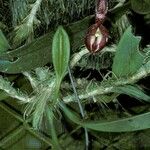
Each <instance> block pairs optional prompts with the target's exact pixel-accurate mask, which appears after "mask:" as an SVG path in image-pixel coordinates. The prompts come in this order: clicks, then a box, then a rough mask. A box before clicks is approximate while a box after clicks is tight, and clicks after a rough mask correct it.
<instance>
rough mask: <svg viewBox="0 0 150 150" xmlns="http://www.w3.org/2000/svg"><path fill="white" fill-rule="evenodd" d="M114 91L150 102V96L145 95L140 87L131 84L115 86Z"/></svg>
mask: <svg viewBox="0 0 150 150" xmlns="http://www.w3.org/2000/svg"><path fill="white" fill-rule="evenodd" d="M114 92H116V93H120V94H127V95H129V96H132V97H135V98H137V99H139V100H144V101H146V102H150V96H148V95H146V94H145V93H144V92H143V91H142V89H140V88H139V87H138V86H135V85H134V86H132V85H125V86H120V87H116V88H115V89H114Z"/></svg>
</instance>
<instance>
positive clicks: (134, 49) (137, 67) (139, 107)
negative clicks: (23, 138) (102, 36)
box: [0, 0, 150, 150]
mask: <svg viewBox="0 0 150 150" xmlns="http://www.w3.org/2000/svg"><path fill="white" fill-rule="evenodd" d="M148 7H149V1H148V0H144V1H142V2H141V1H139V0H114V1H108V8H109V11H108V14H107V17H106V18H107V19H106V21H105V23H104V26H105V25H106V28H107V29H108V30H109V39H108V43H107V45H106V47H105V48H104V49H102V50H101V51H100V52H99V53H96V54H92V55H91V54H90V53H89V52H88V50H87V49H86V47H85V46H84V39H85V34H86V32H87V30H88V27H89V26H90V25H91V24H93V23H95V20H94V16H95V15H94V12H95V9H94V8H95V0H82V1H81V0H74V1H70V0H65V1H64V0H57V1H54V0H47V1H42V0H10V1H7V0H3V1H0V19H1V21H0V27H1V29H3V31H5V35H6V37H7V39H6V37H5V36H4V34H3V32H2V31H0V52H1V53H0V72H2V74H1V76H0V89H1V91H0V96H1V98H0V116H2V117H0V119H1V118H2V119H1V120H2V121H1V122H2V125H0V128H2V129H3V130H6V129H5V128H3V126H4V127H5V124H4V123H3V122H5V120H6V121H7V117H6V119H5V117H3V116H4V113H3V111H2V112H1V108H2V109H3V110H4V111H6V112H7V113H8V114H10V115H11V116H13V117H12V118H16V119H17V120H18V121H19V123H18V124H17V126H13V125H14V121H13V119H12V122H13V124H11V128H10V126H9V125H8V126H9V127H8V128H9V129H10V130H13V128H15V129H14V132H13V133H11V131H10V130H9V131H7V133H6V134H7V136H6V137H4V136H5V135H6V134H3V131H2V129H1V130H0V149H1V148H2V149H11V148H12V147H11V146H10V145H11V144H8V143H12V142H14V141H13V140H14V137H18V139H19V138H20V136H19V135H20V133H21V132H22V131H24V132H30V133H31V134H32V135H33V136H35V137H36V138H38V139H40V140H41V141H42V142H43V143H46V146H45V145H44V146H43V147H42V146H41V145H43V144H39V145H40V146H41V147H39V148H35V149H49V148H51V147H52V149H54V150H55V149H58V150H59V149H61V148H62V149H66V147H67V148H68V149H73V150H74V149H76V150H78V149H84V146H85V145H87V143H88V142H87V140H88V138H87V136H86V135H87V131H88V133H89V135H90V136H89V139H90V141H91V142H90V144H91V145H90V146H91V149H93V150H94V149H120V147H121V148H122V149H123V148H124V147H125V149H132V148H133V147H134V146H135V143H136V144H137V139H136V138H137V134H139V133H142V134H144V135H145V136H146V135H148V132H147V131H148V129H149V128H150V113H149V102H150V96H149V85H148V83H145V81H146V82H148V80H149V78H145V77H147V76H149V74H150V59H149V58H150V48H149V45H148V44H147V43H148V42H149V41H148V40H149V38H147V33H148V32H147V33H145V31H149V27H148V24H149V22H150V19H149V18H150V17H149V13H150V11H149V8H148ZM6 12H7V13H6ZM135 12H136V13H135ZM90 14H92V15H91V16H88V15H90ZM86 16H87V17H86ZM136 16H137V17H138V16H139V21H141V22H140V25H141V26H142V25H144V26H145V27H147V30H146V29H145V28H144V29H143V30H140V31H139V27H140V26H139V24H136V23H135V24H134V21H135V20H136V18H137V17H136ZM83 17H86V18H84V19H82V18H83ZM134 17H135V18H134ZM141 18H142V19H141ZM134 19H135V20H134ZM77 20H78V21H77ZM136 21H137V20H136ZM70 22H73V23H70ZM61 25H63V27H64V28H63V27H62V26H61ZM57 27H58V28H57ZM56 29H57V30H56ZM55 30H56V32H55ZM49 31H50V32H49ZM133 31H135V32H133ZM137 35H140V36H141V37H138V36H137ZM145 35H146V36H145ZM9 43H11V45H12V46H11V48H12V50H8V49H10V45H9ZM16 47H18V48H16ZM69 61H70V62H69ZM69 63H70V67H69V69H68V64H69ZM38 67H40V68H38ZM67 69H68V70H69V75H70V78H72V79H73V81H74V82H71V84H70V82H69V81H68V74H67V73H68V70H67ZM70 70H71V71H70ZM70 72H71V74H70ZM7 74H9V75H7ZM12 74H16V75H15V76H14V75H12ZM143 78H145V79H144V80H141V79H143ZM138 81H140V82H138ZM72 87H73V89H72ZM145 89H146V91H145ZM124 94H126V95H128V96H126V97H124ZM120 95H121V96H120ZM130 97H132V98H130ZM127 98H128V100H126V99H127ZM134 99H137V100H139V101H137V103H136V101H135V100H134ZM16 100H19V101H20V102H21V104H22V105H20V103H19V105H18V104H17V103H16ZM77 100H78V103H79V102H80V103H81V105H82V106H83V110H82V111H81V109H80V108H81V107H80V108H79V107H78V104H77ZM132 100H133V101H132ZM23 104H26V107H25V109H24V108H23V110H22V107H23V106H24V105H23ZM81 105H80V106H81ZM133 105H135V106H133ZM80 111H81V112H82V117H80V113H81V112H80ZM83 112H84V114H83ZM18 113H19V115H18ZM22 114H24V118H22V116H23V115H22ZM8 120H9V119H8ZM62 126H63V129H65V130H62ZM6 128H7V127H6ZM81 128H84V129H85V130H82V129H81ZM146 129H147V130H146ZM140 130H145V133H146V134H145V133H144V131H140ZM85 131H86V132H85ZM139 131H140V132H139ZM105 132H107V133H105ZM108 132H109V134H108ZM117 132H118V135H119V136H117ZM120 132H130V133H122V134H121V133H120ZM1 133H2V135H1ZM129 134H133V135H135V136H134V137H133V136H130V138H131V139H135V141H136V142H135V141H134V144H133V143H132V142H131V140H129V138H128V135H129ZM110 135H112V136H110ZM148 136H149V135H148ZM3 137H4V138H3ZM74 137H77V139H76V138H74ZM111 137H112V138H111ZM135 137H136V138H135ZM107 138H108V139H107ZM18 139H17V140H18ZM110 139H111V140H110ZM143 139H146V138H143ZM29 140H30V139H28V141H29ZM138 140H139V139H138ZM18 141H19V140H18ZM31 141H32V140H31ZM31 141H30V142H31ZM85 141H86V142H85ZM143 141H144V142H145V140H143ZM33 142H34V143H32V142H31V145H32V146H34V145H36V144H37V143H36V142H35V141H33ZM14 143H15V142H14ZM26 143H28V142H26ZM120 143H124V145H125V146H122V145H121V144H120ZM129 143H130V144H131V145H132V144H133V145H134V146H128V145H130V144H129ZM147 143H149V140H148V142H147ZM23 144H24V142H23ZM127 144H128V145H127ZM140 144H141V143H140ZM68 145H69V147H68ZM19 146H20V145H19ZM135 147H138V146H137V145H136V146H135ZM135 147H134V148H133V149H135ZM17 148H18V147H17ZM17 148H16V149H17ZM21 148H22V145H21V146H20V147H19V148H18V149H21ZM26 148H27V149H28V147H25V149H26ZM12 149H13V148H12ZM14 149H15V148H14ZM29 149H30V148H29ZM31 149H33V147H32V148H31Z"/></svg>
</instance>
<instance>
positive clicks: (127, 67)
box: [112, 26, 144, 77]
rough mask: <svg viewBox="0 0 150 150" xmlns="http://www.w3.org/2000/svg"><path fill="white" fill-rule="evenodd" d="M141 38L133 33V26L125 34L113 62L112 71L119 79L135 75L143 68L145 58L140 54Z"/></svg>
mask: <svg viewBox="0 0 150 150" xmlns="http://www.w3.org/2000/svg"><path fill="white" fill-rule="evenodd" d="M140 39H141V38H140V37H136V36H134V35H133V34H132V32H131V26H130V27H128V28H127V30H126V31H125V33H124V34H123V36H122V38H121V40H120V42H119V44H118V47H117V52H116V55H115V57H114V60H113V66H112V71H113V72H114V73H115V75H116V76H118V77H127V76H129V75H132V74H134V73H135V72H136V71H137V70H138V69H139V68H140V67H141V66H142V63H143V60H144V56H142V54H141V53H140V52H139V42H140Z"/></svg>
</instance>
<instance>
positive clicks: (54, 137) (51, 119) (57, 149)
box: [46, 107, 61, 150]
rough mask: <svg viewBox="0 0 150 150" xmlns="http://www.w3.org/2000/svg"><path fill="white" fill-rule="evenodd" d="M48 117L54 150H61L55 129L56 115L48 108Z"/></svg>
mask: <svg viewBox="0 0 150 150" xmlns="http://www.w3.org/2000/svg"><path fill="white" fill-rule="evenodd" d="M46 115H47V119H48V121H49V124H50V130H51V136H52V144H53V149H54V150H61V147H60V144H59V140H58V137H57V134H56V129H55V126H54V118H55V117H54V113H53V111H52V109H51V108H49V107H46Z"/></svg>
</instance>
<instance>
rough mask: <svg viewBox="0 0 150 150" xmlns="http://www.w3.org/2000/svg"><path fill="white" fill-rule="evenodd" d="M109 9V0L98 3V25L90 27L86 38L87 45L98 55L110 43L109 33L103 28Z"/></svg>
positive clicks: (100, 0) (96, 20)
mask: <svg viewBox="0 0 150 150" xmlns="http://www.w3.org/2000/svg"><path fill="white" fill-rule="evenodd" d="M107 9H108V8H107V0H98V1H97V6H96V18H95V22H96V23H95V24H93V25H91V26H90V27H89V29H88V31H87V34H86V37H85V45H86V47H87V49H88V50H89V51H90V52H91V53H96V52H99V51H100V50H102V49H103V48H104V47H105V45H106V43H107V41H108V37H109V33H108V31H107V29H106V28H105V27H104V26H103V22H104V20H105V18H106V16H105V15H106V13H107Z"/></svg>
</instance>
